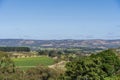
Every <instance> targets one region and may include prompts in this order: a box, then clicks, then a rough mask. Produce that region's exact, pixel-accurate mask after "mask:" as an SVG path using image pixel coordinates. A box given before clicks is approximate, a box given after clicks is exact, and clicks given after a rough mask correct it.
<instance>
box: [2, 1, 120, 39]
mask: <svg viewBox="0 0 120 80" xmlns="http://www.w3.org/2000/svg"><path fill="white" fill-rule="evenodd" d="M0 38H1V39H2V38H12V39H16V38H17V39H18V38H22V39H120V0H0Z"/></svg>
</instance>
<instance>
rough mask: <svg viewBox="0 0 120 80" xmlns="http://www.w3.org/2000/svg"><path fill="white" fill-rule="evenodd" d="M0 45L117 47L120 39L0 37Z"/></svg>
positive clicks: (32, 47) (119, 44) (36, 47)
mask: <svg viewBox="0 0 120 80" xmlns="http://www.w3.org/2000/svg"><path fill="white" fill-rule="evenodd" d="M0 46H28V47H31V49H39V48H71V47H72V48H74V47H88V48H102V49H106V48H117V47H119V46H120V40H119V39H116V40H102V39H91V40H74V39H65V40H32V39H0Z"/></svg>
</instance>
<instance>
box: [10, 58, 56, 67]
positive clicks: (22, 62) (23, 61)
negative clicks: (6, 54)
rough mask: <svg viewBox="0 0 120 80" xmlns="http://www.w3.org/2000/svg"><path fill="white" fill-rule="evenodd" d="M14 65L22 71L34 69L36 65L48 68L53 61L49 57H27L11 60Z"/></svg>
mask: <svg viewBox="0 0 120 80" xmlns="http://www.w3.org/2000/svg"><path fill="white" fill-rule="evenodd" d="M12 60H13V61H14V62H15V65H16V66H17V67H19V68H22V69H27V68H31V67H35V66H38V65H44V66H49V65H52V64H54V60H53V59H52V58H49V57H44V56H42V57H29V58H13V59H12Z"/></svg>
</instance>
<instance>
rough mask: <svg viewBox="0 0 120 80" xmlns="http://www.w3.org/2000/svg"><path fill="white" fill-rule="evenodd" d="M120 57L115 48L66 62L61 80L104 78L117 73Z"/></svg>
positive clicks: (98, 79)
mask: <svg viewBox="0 0 120 80" xmlns="http://www.w3.org/2000/svg"><path fill="white" fill-rule="evenodd" d="M119 68H120V59H119V58H118V56H116V53H115V52H114V51H113V50H106V51H103V52H100V53H98V54H93V55H91V56H88V57H83V58H80V59H79V60H75V61H72V62H69V63H67V64H66V69H67V70H66V72H65V73H64V75H62V76H61V77H60V79H61V80H104V79H105V78H106V77H111V76H114V75H116V74H117V71H119Z"/></svg>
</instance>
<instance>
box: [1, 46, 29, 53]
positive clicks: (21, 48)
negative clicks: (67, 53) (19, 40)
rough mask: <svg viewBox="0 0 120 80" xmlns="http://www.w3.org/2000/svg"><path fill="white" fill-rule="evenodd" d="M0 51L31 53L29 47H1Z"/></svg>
mask: <svg viewBox="0 0 120 80" xmlns="http://www.w3.org/2000/svg"><path fill="white" fill-rule="evenodd" d="M0 51H4V52H14V51H16V52H30V48H28V47H0Z"/></svg>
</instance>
